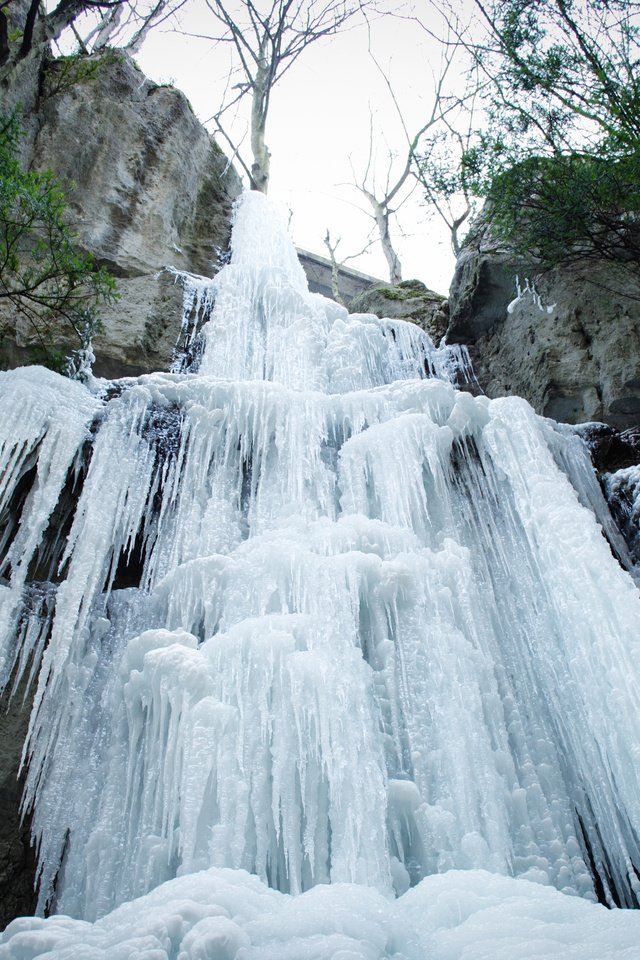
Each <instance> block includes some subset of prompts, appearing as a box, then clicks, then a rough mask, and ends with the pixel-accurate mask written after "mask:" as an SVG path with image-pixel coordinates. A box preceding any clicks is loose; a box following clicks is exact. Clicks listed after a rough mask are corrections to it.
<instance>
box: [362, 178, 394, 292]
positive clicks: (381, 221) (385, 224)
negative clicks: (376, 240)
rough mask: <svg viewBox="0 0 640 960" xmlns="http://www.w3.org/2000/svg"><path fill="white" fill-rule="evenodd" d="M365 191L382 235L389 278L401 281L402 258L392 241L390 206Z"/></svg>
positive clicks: (381, 241)
mask: <svg viewBox="0 0 640 960" xmlns="http://www.w3.org/2000/svg"><path fill="white" fill-rule="evenodd" d="M363 193H365V195H366V197H367V200H368V201H369V203H370V204H371V209H372V210H373V216H374V219H375V221H376V226H377V228H378V234H379V236H380V243H381V245H382V252H383V253H384V257H385V260H386V261H387V266H388V267H389V280H390V281H391V283H400V281H401V280H402V266H401V264H400V258H399V257H398V254H397V253H396V251H395V250H394V248H393V243H392V242H391V232H390V230H389V214H390V212H391V211H390V210H389V208H388V207H387V206H386V205H385V204H383V203H380V201H379V200H376V198H375V197H374V195H373V194H372V193H369V192H368V191H363Z"/></svg>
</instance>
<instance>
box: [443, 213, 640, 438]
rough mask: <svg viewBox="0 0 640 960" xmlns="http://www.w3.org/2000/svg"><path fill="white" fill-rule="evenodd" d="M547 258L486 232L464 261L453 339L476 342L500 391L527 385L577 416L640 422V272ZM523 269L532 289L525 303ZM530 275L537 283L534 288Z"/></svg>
mask: <svg viewBox="0 0 640 960" xmlns="http://www.w3.org/2000/svg"><path fill="white" fill-rule="evenodd" d="M539 270H540V268H539V266H536V265H535V264H534V263H533V262H528V263H527V262H526V261H524V260H522V259H518V258H515V257H514V256H513V255H510V254H508V253H506V252H505V251H504V250H499V249H496V248H495V247H493V248H492V246H491V244H490V242H489V241H487V239H486V236H483V235H482V232H481V231H480V236H478V235H476V236H475V237H474V238H473V240H472V241H471V243H470V244H469V245H468V246H467V247H466V248H465V250H464V251H463V253H462V255H461V257H460V258H459V260H458V264H457V268H456V272H455V276H454V279H453V283H452V287H451V292H450V296H449V312H450V323H449V328H448V331H447V339H448V340H449V342H454V343H456V342H457V343H466V344H467V345H468V347H469V352H470V354H471V358H472V360H473V363H474V367H475V372H476V376H477V378H478V381H479V383H480V385H481V386H482V388H483V389H484V391H485V392H486V393H487V394H488V396H490V397H498V396H505V395H511V394H517V395H519V396H522V397H525V398H526V399H527V400H529V402H530V403H531V404H532V405H533V406H534V408H535V409H536V410H537V411H538V413H541V414H543V415H545V416H549V417H553V418H554V419H555V420H560V421H565V422H567V423H581V422H584V421H588V420H598V421H604V422H605V423H607V424H609V425H611V426H613V427H615V428H617V429H619V430H626V429H628V428H629V427H632V426H634V425H635V424H637V423H638V422H639V421H640V273H636V274H635V275H634V274H633V273H631V272H630V271H629V270H628V269H621V268H620V267H619V266H617V265H615V264H611V263H608V262H595V263H594V262H588V263H576V264H573V265H572V266H570V267H563V268H557V269H554V270H552V271H549V272H547V273H545V274H543V275H540V276H536V275H537V274H539ZM516 276H518V277H519V280H520V285H521V289H522V290H523V294H522V296H521V297H520V298H519V299H518V302H515V303H514V300H515V299H516V298H517V289H516ZM526 279H529V280H530V281H531V283H532V287H533V289H526V284H525V280H526Z"/></svg>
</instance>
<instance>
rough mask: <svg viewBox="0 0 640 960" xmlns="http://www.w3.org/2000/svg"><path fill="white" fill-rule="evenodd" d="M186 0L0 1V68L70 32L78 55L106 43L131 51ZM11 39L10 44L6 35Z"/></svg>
mask: <svg viewBox="0 0 640 960" xmlns="http://www.w3.org/2000/svg"><path fill="white" fill-rule="evenodd" d="M187 2H188V0H59V2H58V4H57V5H56V6H54V7H53V8H52V9H50V10H47V9H46V8H45V6H44V4H43V3H42V2H41V0H0V68H2V67H4V68H5V72H7V71H10V70H11V68H12V67H14V66H15V65H16V64H18V63H20V62H21V61H24V60H26V59H27V58H28V57H29V56H30V55H31V54H32V53H36V54H37V53H38V52H40V51H41V50H42V49H43V48H48V46H49V44H51V43H55V42H57V41H58V40H60V38H61V37H62V35H63V34H64V32H65V31H66V30H70V31H71V32H72V33H73V35H74V37H75V41H76V43H77V45H78V47H79V49H80V51H81V52H82V53H92V52H95V51H98V50H102V49H104V48H105V47H106V46H118V47H119V48H120V49H124V50H129V51H131V52H132V53H135V52H136V51H137V50H139V48H140V45H141V44H142V41H143V40H144V39H145V37H146V36H147V34H148V32H149V30H150V29H151V28H152V27H154V26H156V25H158V24H160V23H162V21H163V20H166V19H167V18H169V17H171V16H172V15H173V14H174V13H175V12H176V11H177V10H179V9H180V8H181V7H183V6H184V5H185V4H186V3H187ZM11 38H14V39H13V42H12V39H11Z"/></svg>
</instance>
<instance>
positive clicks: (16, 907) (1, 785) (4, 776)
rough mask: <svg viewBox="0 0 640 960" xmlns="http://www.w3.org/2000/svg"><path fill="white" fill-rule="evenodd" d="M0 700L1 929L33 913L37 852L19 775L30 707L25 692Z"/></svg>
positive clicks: (18, 692)
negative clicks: (22, 810) (25, 814)
mask: <svg viewBox="0 0 640 960" xmlns="http://www.w3.org/2000/svg"><path fill="white" fill-rule="evenodd" d="M22 692H23V691H17V693H16V695H15V696H14V697H13V698H12V699H11V700H9V699H8V697H6V696H5V697H3V698H2V699H1V700H0V930H2V929H4V927H5V926H6V925H7V923H9V922H10V921H11V920H12V919H13V918H14V917H16V916H19V915H20V914H29V913H33V911H34V910H35V907H36V896H35V891H34V885H33V880H34V876H35V869H36V857H35V851H34V850H33V849H32V847H31V843H30V837H29V823H28V820H27V821H25V822H21V819H20V807H19V805H20V794H21V787H20V783H19V781H18V777H17V771H18V769H19V766H20V756H21V753H22V743H23V741H24V738H25V735H26V732H27V725H28V722H29V710H28V709H25V708H24V701H23V699H22V696H21V693H22Z"/></svg>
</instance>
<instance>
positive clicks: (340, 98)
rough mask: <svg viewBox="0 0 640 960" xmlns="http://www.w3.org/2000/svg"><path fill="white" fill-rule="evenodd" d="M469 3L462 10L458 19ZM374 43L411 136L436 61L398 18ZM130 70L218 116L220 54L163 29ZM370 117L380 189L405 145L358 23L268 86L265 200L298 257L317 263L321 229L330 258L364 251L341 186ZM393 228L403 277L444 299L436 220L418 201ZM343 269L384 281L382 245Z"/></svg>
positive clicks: (357, 204) (354, 207)
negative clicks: (330, 246)
mask: <svg viewBox="0 0 640 960" xmlns="http://www.w3.org/2000/svg"><path fill="white" fill-rule="evenodd" d="M469 2H470V0H462V2H461V3H460V4H459V6H460V8H462V7H464V6H465V5H466V4H467V3H469ZM398 6H399V5H398ZM415 8H416V12H419V13H420V15H421V17H422V18H423V19H424V20H426V22H427V23H428V24H430V25H431V26H433V27H434V28H435V27H436V26H437V24H436V23H435V20H434V15H433V13H431V14H430V13H429V10H430V9H431V8H430V6H429V4H428V3H427V2H426V0H416V3H415ZM187 9H188V14H187V17H186V18H185V19H184V20H183V23H182V26H183V27H184V28H185V29H187V30H190V31H191V32H194V33H197V32H203V33H206V32H212V27H211V24H210V22H209V20H208V18H207V14H206V10H205V9H204V8H203V7H199V5H198V3H197V0H194V2H193V3H191V4H190V5H189V6H188V8H187ZM371 36H372V49H373V51H374V53H375V55H376V58H377V60H378V62H379V63H380V64H382V65H383V66H384V67H385V70H386V71H387V72H388V75H389V76H390V78H391V81H392V84H393V89H394V92H395V94H396V98H397V100H398V101H399V103H400V104H401V106H402V112H403V116H404V121H405V123H406V126H407V128H408V129H409V131H410V132H411V133H414V132H415V131H416V130H417V129H418V128H419V127H420V126H421V124H422V123H423V122H424V117H425V116H426V114H427V111H429V110H430V107H431V102H432V97H431V92H432V89H433V79H434V75H436V74H438V72H439V57H440V50H439V48H438V46H437V45H436V44H435V43H434V42H433V41H432V40H430V39H429V37H428V36H427V34H426V33H425V32H424V31H422V30H420V28H419V27H417V26H416V24H415V22H410V21H406V20H402V19H397V18H395V17H386V18H384V19H382V20H379V21H377V22H374V23H373V26H372V33H371ZM137 60H138V62H139V63H140V66H141V67H142V69H143V70H144V71H145V72H146V73H147V74H148V75H149V76H150V77H151V78H152V79H153V80H155V81H157V82H164V83H167V82H171V83H173V84H174V85H175V86H176V87H178V88H179V89H181V90H182V91H184V93H185V94H186V95H187V97H188V98H189V100H190V101H191V103H192V105H193V107H194V110H195V111H196V114H197V115H198V117H199V118H200V119H201V120H202V121H203V122H205V121H206V120H207V118H209V117H210V116H211V115H212V114H213V113H214V112H215V111H216V110H217V108H218V105H219V102H220V100H221V97H222V92H223V89H224V85H225V82H226V80H227V76H228V69H229V68H228V60H227V48H225V47H221V46H220V45H217V46H216V45H214V44H213V43H212V42H211V41H206V40H197V39H194V38H192V37H184V36H181V35H180V33H179V32H176V31H175V30H173V29H163V28H162V27H161V28H157V29H156V30H155V31H153V32H152V33H151V35H150V36H149V38H148V39H147V41H146V42H145V45H144V46H143V48H142V50H141V51H140V52H139V54H138V55H137ZM246 107H248V102H247V103H246V104H245V107H244V108H243V109H242V110H241V112H240V115H239V116H238V118H237V121H236V124H235V126H234V127H233V135H234V137H236V138H240V137H241V136H242V134H243V132H244V131H245V130H246V119H245V117H246ZM371 116H373V128H374V143H375V151H376V169H377V171H378V177H379V180H380V182H381V183H382V182H383V181H384V178H385V176H386V173H387V170H388V165H389V152H390V151H391V152H395V153H396V155H397V160H396V166H395V167H394V170H393V171H392V173H393V172H395V170H399V169H400V168H401V166H402V165H403V164H402V154H403V153H404V156H405V157H406V138H405V136H404V134H403V132H402V126H401V124H400V121H399V119H398V116H397V112H396V110H395V108H394V106H393V103H392V100H391V97H390V95H389V92H388V90H387V88H386V86H385V83H384V80H383V79H382V77H381V76H380V73H379V71H378V69H377V68H376V66H375V64H374V63H373V61H372V59H371V57H370V56H369V53H368V34H367V30H366V27H365V25H364V23H362V22H361V23H360V24H359V25H358V26H356V27H353V28H351V29H350V30H347V31H344V32H342V33H340V34H338V35H337V36H335V37H332V38H329V39H327V40H322V41H319V42H318V43H316V44H314V45H311V46H309V47H308V48H307V49H306V51H305V52H304V53H303V54H302V56H301V58H300V59H299V60H298V62H297V63H296V64H295V65H294V67H292V69H291V70H290V71H289V72H288V73H287V74H286V76H285V77H284V78H283V79H282V81H281V82H280V83H279V84H278V85H277V86H276V87H275V90H274V93H273V96H272V101H271V108H270V114H269V119H268V126H267V144H268V146H269V147H270V149H271V154H272V161H271V183H270V187H269V193H270V196H272V197H273V198H274V199H276V200H278V201H279V202H280V203H282V204H283V206H284V208H285V211H286V214H285V215H286V216H289V211H290V212H291V229H292V233H293V236H294V239H295V242H296V243H297V244H298V246H301V247H304V248H306V249H309V250H313V251H315V252H318V253H321V254H325V255H326V249H325V248H324V246H323V242H322V238H323V236H324V234H325V232H326V230H327V228H329V230H330V231H331V235H332V237H333V238H334V239H337V238H338V237H341V238H342V240H341V244H340V247H339V249H338V258H339V259H340V258H342V257H346V256H348V255H350V254H354V253H356V252H357V251H359V250H361V249H362V248H363V247H364V246H365V243H366V241H367V236H368V234H369V231H370V227H371V220H370V217H369V216H368V215H367V214H365V213H363V212H362V209H363V208H366V200H364V198H363V197H362V196H361V195H360V193H359V192H358V191H357V190H356V189H354V188H353V186H351V185H350V184H351V183H352V182H353V179H354V172H355V175H356V176H358V175H360V176H361V175H362V172H363V170H364V169H365V167H366V162H367V154H368V150H369V141H370V134H369V131H370V124H371ZM229 120H231V117H229ZM221 145H222V144H221ZM352 168H353V169H352ZM353 171H354V172H353ZM399 220H400V225H401V228H402V230H403V231H404V233H405V236H404V237H403V236H401V235H400V232H399V229H398V226H397V225H395V234H394V236H395V240H396V245H397V249H398V251H399V253H400V257H401V261H402V266H403V277H404V278H405V279H408V278H412V277H417V278H418V279H420V280H422V281H423V282H425V283H426V284H427V285H428V286H429V287H431V288H432V289H435V290H437V291H439V292H441V293H446V292H447V289H448V286H449V282H450V279H451V274H452V271H453V266H454V259H453V255H452V253H451V246H450V241H449V234H448V231H447V229H446V227H444V226H443V225H442V223H441V222H440V221H439V219H438V217H437V216H436V217H433V216H431V217H430V216H429V215H428V211H427V210H426V209H425V208H424V205H423V204H421V202H420V194H419V192H418V191H416V192H415V193H414V195H413V197H412V198H411V200H410V201H408V202H407V203H406V204H405V206H404V207H403V208H402V209H401V211H400V215H399ZM349 265H350V266H353V267H355V268H356V269H359V270H362V271H363V272H365V273H369V274H371V275H373V276H376V277H382V278H385V279H386V277H387V268H386V262H385V260H384V257H383V255H382V252H381V250H380V247H379V244H376V245H375V246H374V247H373V248H372V249H371V250H370V252H369V253H367V254H365V255H363V256H361V257H358V259H357V260H350V261H349Z"/></svg>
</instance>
